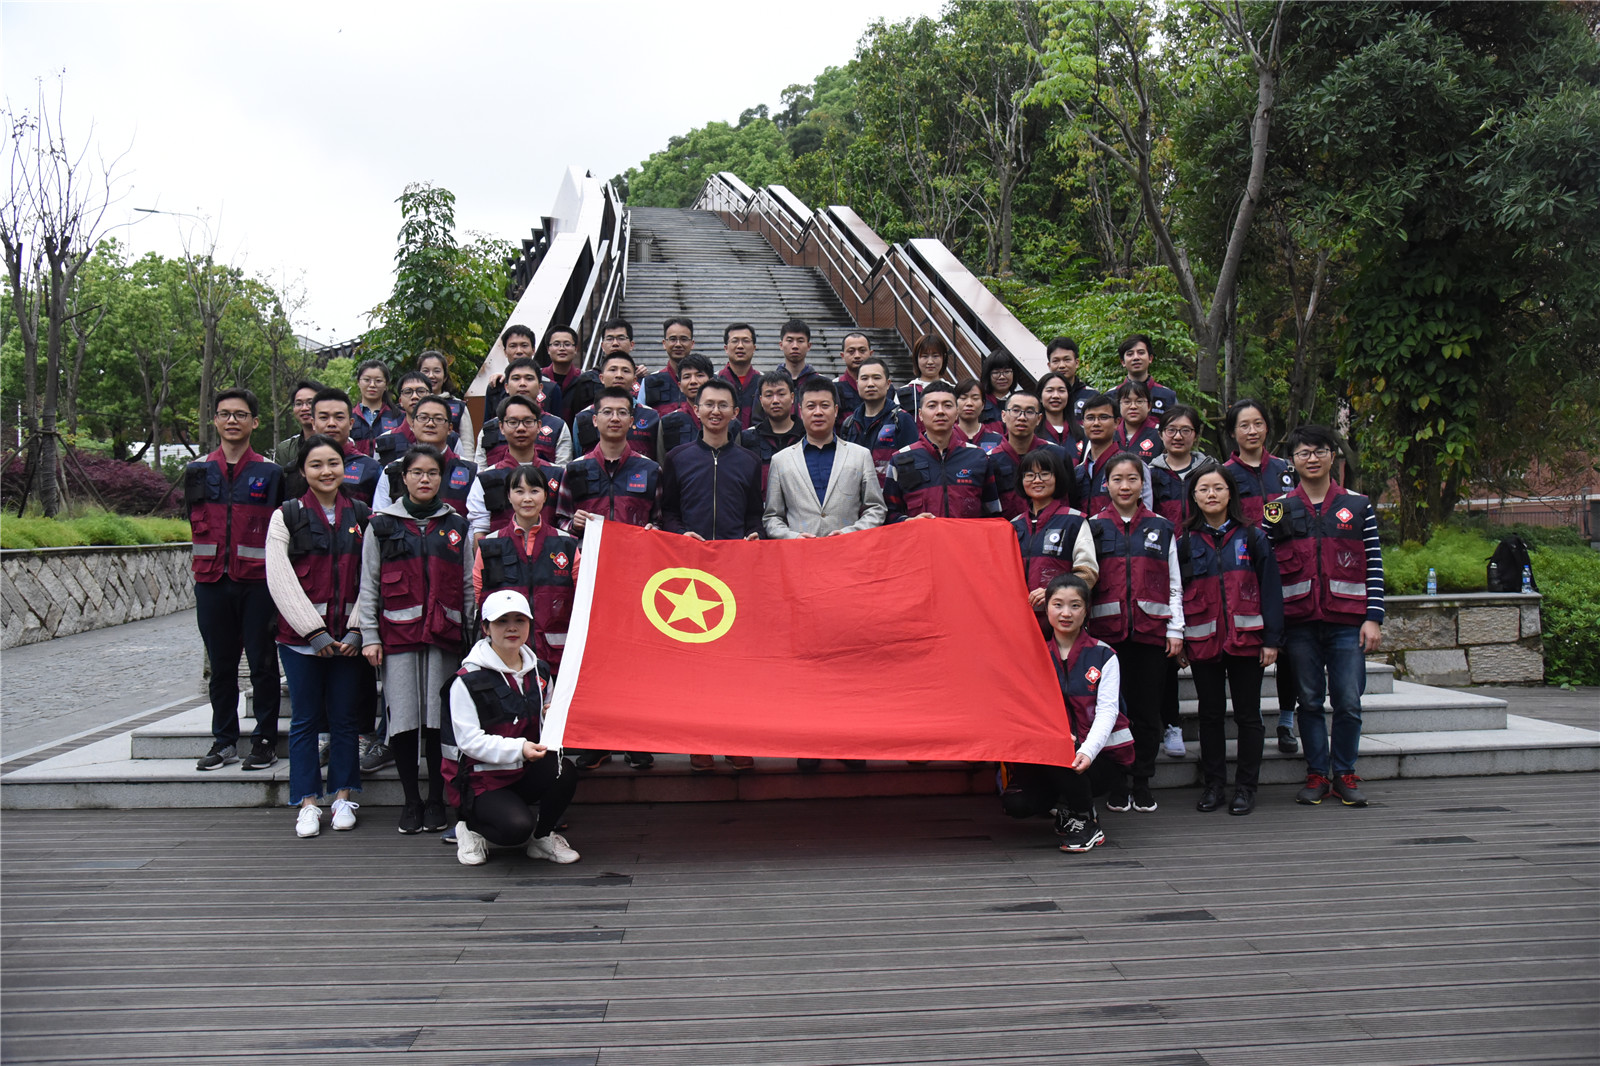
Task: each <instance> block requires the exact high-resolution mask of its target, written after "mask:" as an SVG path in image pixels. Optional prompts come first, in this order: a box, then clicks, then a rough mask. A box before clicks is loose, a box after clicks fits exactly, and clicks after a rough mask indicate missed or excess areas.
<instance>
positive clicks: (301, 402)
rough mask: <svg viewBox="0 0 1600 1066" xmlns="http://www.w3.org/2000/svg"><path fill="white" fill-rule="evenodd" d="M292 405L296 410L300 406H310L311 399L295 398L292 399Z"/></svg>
mask: <svg viewBox="0 0 1600 1066" xmlns="http://www.w3.org/2000/svg"><path fill="white" fill-rule="evenodd" d="M292 406H293V407H294V408H295V409H296V410H298V409H300V408H302V407H310V406H311V401H310V400H296V401H294V403H293V405H292Z"/></svg>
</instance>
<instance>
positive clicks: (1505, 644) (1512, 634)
mask: <svg viewBox="0 0 1600 1066" xmlns="http://www.w3.org/2000/svg"><path fill="white" fill-rule="evenodd" d="M1542 598H1543V597H1541V596H1540V595H1539V594H1538V593H1536V592H1534V593H1529V594H1527V595H1522V594H1521V593H1511V594H1507V593H1496V592H1473V593H1464V594H1453V595H1445V596H1390V597H1389V598H1388V602H1387V607H1388V618H1387V620H1386V621H1385V622H1384V624H1383V647H1382V653H1383V654H1384V656H1385V658H1387V659H1388V660H1389V662H1391V663H1393V664H1394V666H1395V669H1396V672H1397V673H1398V674H1399V675H1400V676H1402V677H1404V678H1405V679H1406V680H1408V681H1417V682H1420V683H1422V684H1425V685H1468V684H1473V685H1483V684H1490V683H1498V684H1506V683H1519V682H1522V683H1527V682H1539V681H1543V680H1544V638H1543V636H1542V635H1541V632H1542V630H1541V626H1540V622H1539V602H1540V600H1541V599H1542Z"/></svg>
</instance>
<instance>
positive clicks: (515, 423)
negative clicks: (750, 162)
mask: <svg viewBox="0 0 1600 1066" xmlns="http://www.w3.org/2000/svg"><path fill="white" fill-rule="evenodd" d="M500 424H501V425H502V426H505V427H506V428H507V429H531V428H533V427H534V426H537V425H538V424H539V420H538V419H537V418H507V419H505V420H504V421H502V422H501V423H500Z"/></svg>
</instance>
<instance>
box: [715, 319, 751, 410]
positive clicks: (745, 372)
mask: <svg viewBox="0 0 1600 1066" xmlns="http://www.w3.org/2000/svg"><path fill="white" fill-rule="evenodd" d="M722 352H723V354H724V355H726V356H727V358H728V362H727V365H725V366H724V367H723V368H722V369H721V370H720V371H719V372H718V373H717V376H718V377H719V378H721V379H722V380H724V381H726V382H727V383H728V384H730V385H732V386H733V390H734V395H735V396H736V397H737V398H738V401H739V428H740V429H742V430H743V429H749V428H750V426H751V424H752V423H753V422H755V421H756V419H757V417H758V415H757V412H758V411H759V404H758V400H757V393H756V390H757V389H758V388H760V383H761V375H760V374H759V373H757V372H756V369H755V367H753V366H751V365H750V364H751V362H752V361H753V360H754V359H755V357H756V331H755V329H754V328H753V327H752V326H751V325H750V323H748V322H730V323H729V324H728V325H727V326H726V327H725V328H724V329H723V331H722Z"/></svg>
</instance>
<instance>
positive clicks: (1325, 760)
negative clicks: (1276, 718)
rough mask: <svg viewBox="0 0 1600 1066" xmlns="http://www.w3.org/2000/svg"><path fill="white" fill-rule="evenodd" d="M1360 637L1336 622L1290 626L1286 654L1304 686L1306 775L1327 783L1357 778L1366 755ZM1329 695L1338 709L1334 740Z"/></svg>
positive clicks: (1357, 629)
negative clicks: (1326, 712) (1359, 756)
mask: <svg viewBox="0 0 1600 1066" xmlns="http://www.w3.org/2000/svg"><path fill="white" fill-rule="evenodd" d="M1360 635H1361V627H1360V626H1349V625H1340V624H1338V623H1336V622H1302V623H1299V624H1297V625H1291V626H1289V627H1288V631H1287V632H1286V633H1285V635H1284V641H1283V645H1284V646H1283V650H1284V653H1285V654H1286V655H1287V656H1288V657H1289V661H1290V663H1291V664H1292V665H1293V667H1294V672H1295V678H1296V680H1298V682H1299V684H1300V741H1301V743H1302V744H1304V745H1305V751H1306V769H1307V770H1308V771H1310V772H1311V773H1317V774H1321V775H1322V776H1323V777H1330V776H1335V775H1338V774H1348V773H1354V772H1355V768H1356V756H1357V754H1359V752H1360V750H1361V694H1362V693H1363V692H1365V691H1366V690H1367V660H1366V657H1365V656H1363V655H1362V654H1361V643H1360V639H1359V638H1360ZM1324 679H1326V682H1324ZM1324 691H1326V694H1327V696H1328V697H1329V699H1330V701H1331V702H1332V704H1333V735H1332V737H1331V738H1330V737H1329V734H1328V725H1327V719H1326V718H1325V716H1324V714H1323V695H1324ZM1330 761H1331V763H1332V770H1333V773H1332V774H1330V773H1329V772H1328V771H1329V764H1330Z"/></svg>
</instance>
